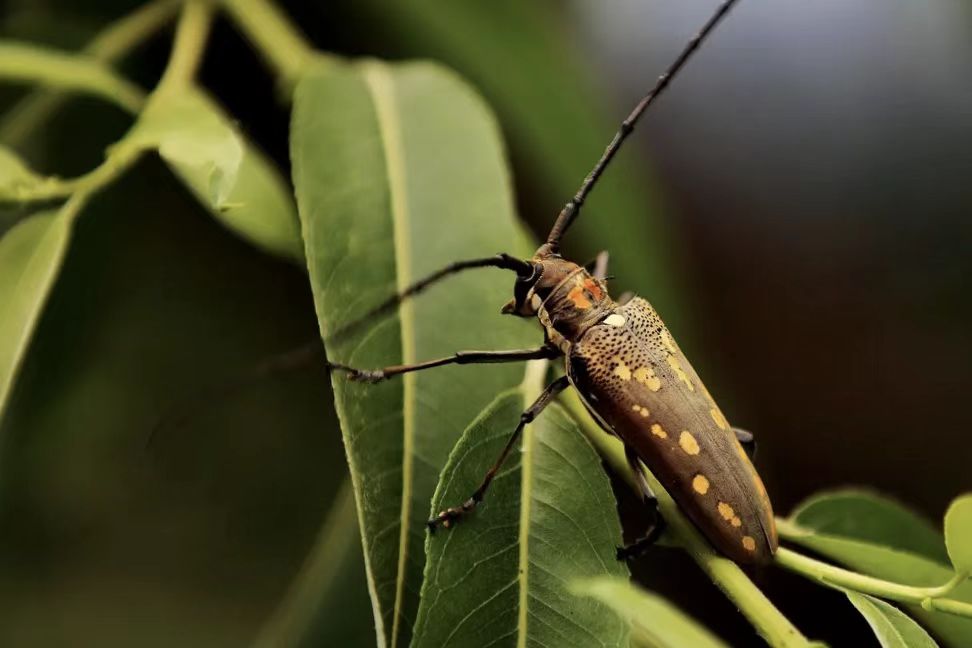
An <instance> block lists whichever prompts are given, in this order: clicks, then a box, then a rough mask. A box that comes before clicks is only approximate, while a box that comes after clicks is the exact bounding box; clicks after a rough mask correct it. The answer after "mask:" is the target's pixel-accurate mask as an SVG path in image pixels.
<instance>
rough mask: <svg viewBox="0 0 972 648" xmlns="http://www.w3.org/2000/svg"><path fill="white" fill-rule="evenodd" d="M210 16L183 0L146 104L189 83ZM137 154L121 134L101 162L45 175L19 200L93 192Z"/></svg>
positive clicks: (196, 2)
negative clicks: (77, 171)
mask: <svg viewBox="0 0 972 648" xmlns="http://www.w3.org/2000/svg"><path fill="white" fill-rule="evenodd" d="M212 17H213V12H212V9H211V7H210V5H209V3H208V2H207V1H206V0H187V2H186V3H185V5H184V7H183V10H182V13H181V14H180V16H179V23H178V25H177V27H176V34H175V38H174V40H173V45H172V53H171V54H170V55H169V61H168V63H167V64H166V67H165V71H164V72H163V73H162V78H161V79H160V80H159V83H158V85H157V86H156V88H155V90H154V91H153V92H152V94H151V95H149V97H148V103H151V101H153V100H154V99H155V98H157V97H159V96H160V95H162V94H165V93H167V92H173V91H178V90H180V89H181V88H183V87H184V86H186V85H189V84H191V83H192V80H193V77H194V76H195V72H196V69H197V68H198V67H199V62H200V60H201V59H202V55H203V48H204V45H205V42H206V37H207V35H208V34H209V27H210V25H211V24H212ZM140 153H141V149H140V148H139V147H131V146H125V138H124V137H123V138H122V139H121V140H119V141H118V142H115V144H114V145H113V146H112V147H111V149H110V152H109V154H108V156H107V157H106V158H105V160H104V162H102V163H101V164H99V165H98V166H97V167H95V168H94V169H92V170H91V171H89V172H87V173H85V174H83V175H80V176H78V177H75V178H67V179H62V178H46V179H45V182H44V183H43V184H41V185H40V186H38V187H35V188H32V190H31V192H30V193H29V194H28V195H25V196H23V197H22V200H23V201H25V202H26V201H36V200H52V199H56V198H65V197H73V196H74V195H75V194H77V193H80V192H85V193H89V192H93V191H97V190H99V189H101V188H103V187H105V186H107V185H108V184H110V183H112V182H113V181H114V180H115V179H117V178H118V177H119V176H120V175H121V174H122V173H123V172H124V171H125V170H127V169H128V168H129V167H130V166H131V165H132V164H134V162H135V160H137V159H138V157H139V155H140Z"/></svg>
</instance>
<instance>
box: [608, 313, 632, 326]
mask: <svg viewBox="0 0 972 648" xmlns="http://www.w3.org/2000/svg"><path fill="white" fill-rule="evenodd" d="M626 321H627V320H625V319H624V315H618V314H617V313H612V314H611V315H608V316H607V317H605V318H604V323H605V324H607V325H608V326H624V323H625V322H626Z"/></svg>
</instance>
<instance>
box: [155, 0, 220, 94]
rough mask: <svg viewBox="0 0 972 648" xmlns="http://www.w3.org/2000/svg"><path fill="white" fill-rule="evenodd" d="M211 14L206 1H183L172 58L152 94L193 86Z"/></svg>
mask: <svg viewBox="0 0 972 648" xmlns="http://www.w3.org/2000/svg"><path fill="white" fill-rule="evenodd" d="M212 21H213V10H212V7H211V6H210V4H209V2H207V1H206V0H186V3H185V5H184V6H183V8H182V13H180V14H179V22H178V24H177V25H176V33H175V39H174V40H173V43H172V54H171V55H170V56H169V62H168V64H167V65H166V66H165V72H163V73H162V78H161V79H160V80H159V85H158V87H157V88H156V91H155V93H154V94H156V95H158V94H159V93H160V92H165V91H167V90H168V89H169V88H180V87H183V86H186V85H189V84H190V83H192V80H193V79H194V78H195V76H196V70H198V69H199V64H200V62H201V61H202V57H203V50H204V48H205V46H206V38H207V37H208V36H209V27H210V25H211V24H212Z"/></svg>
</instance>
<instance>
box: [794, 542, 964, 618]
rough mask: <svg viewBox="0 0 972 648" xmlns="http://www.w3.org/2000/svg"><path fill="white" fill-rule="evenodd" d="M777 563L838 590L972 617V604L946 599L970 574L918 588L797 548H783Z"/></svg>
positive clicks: (958, 575)
mask: <svg viewBox="0 0 972 648" xmlns="http://www.w3.org/2000/svg"><path fill="white" fill-rule="evenodd" d="M776 564H778V565H779V566H780V567H783V568H784V569H788V570H790V571H792V572H794V573H797V574H799V575H801V576H804V577H806V578H809V579H811V580H814V581H817V582H819V583H822V584H824V585H826V586H828V587H832V588H834V589H845V590H848V589H849V590H854V591H856V592H862V593H864V594H870V595H872V596H877V597H880V598H883V599H887V600H889V601H898V602H900V603H915V604H918V605H921V606H922V607H923V608H925V609H926V610H939V611H941V612H947V613H949V614H955V615H958V616H963V617H972V603H966V602H964V601H956V600H953V599H946V598H942V597H944V596H945V595H947V594H948V593H949V592H951V591H952V590H953V589H955V587H957V586H958V585H959V584H961V583H962V582H963V581H964V580H965V579H966V578H968V574H956V575H955V576H954V577H953V578H952V579H951V580H949V581H948V582H947V583H945V584H944V585H940V586H938V587H914V586H911V585H902V584H900V583H893V582H891V581H886V580H882V579H880V578H874V577H873V576H866V575H864V574H858V573H857V572H853V571H850V570H849V569H844V568H842V567H837V566H834V565H829V564H827V563H824V562H820V561H819V560H815V559H813V558H810V557H808V556H804V555H803V554H799V553H797V552H795V551H792V550H790V549H787V548H785V547H780V549H779V551H777V553H776Z"/></svg>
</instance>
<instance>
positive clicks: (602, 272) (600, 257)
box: [584, 250, 608, 281]
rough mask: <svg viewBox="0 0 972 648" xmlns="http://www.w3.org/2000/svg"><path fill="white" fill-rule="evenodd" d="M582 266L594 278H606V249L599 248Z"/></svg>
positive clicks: (602, 279)
mask: <svg viewBox="0 0 972 648" xmlns="http://www.w3.org/2000/svg"><path fill="white" fill-rule="evenodd" d="M584 268H585V269H586V270H587V271H588V272H590V273H591V276H593V277H594V278H595V279H600V280H601V281H604V280H605V279H606V278H607V270H608V251H607V250H601V251H600V252H598V253H597V256H596V257H594V258H593V259H591V260H590V261H588V262H587V263H585V264H584Z"/></svg>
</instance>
